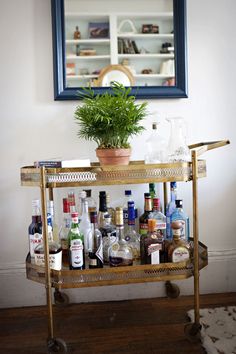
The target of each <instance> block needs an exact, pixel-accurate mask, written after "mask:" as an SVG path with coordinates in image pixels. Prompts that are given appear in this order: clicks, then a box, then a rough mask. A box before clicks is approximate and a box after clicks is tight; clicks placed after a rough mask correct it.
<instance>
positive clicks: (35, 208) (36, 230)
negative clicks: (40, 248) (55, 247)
mask: <svg viewBox="0 0 236 354" xmlns="http://www.w3.org/2000/svg"><path fill="white" fill-rule="evenodd" d="M28 232H29V251H30V256H31V258H34V249H35V247H36V246H37V245H38V244H40V243H41V242H42V219H41V212H40V201H39V200H38V199H34V200H32V221H31V224H30V225H29V228H28Z"/></svg>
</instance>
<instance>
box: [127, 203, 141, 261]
mask: <svg viewBox="0 0 236 354" xmlns="http://www.w3.org/2000/svg"><path fill="white" fill-rule="evenodd" d="M125 241H127V243H128V245H129V246H130V247H131V249H132V251H133V260H134V262H135V263H139V261H140V235H139V234H138V233H137V232H136V230H135V209H134V202H132V201H130V202H128V230H127V231H126V232H125Z"/></svg>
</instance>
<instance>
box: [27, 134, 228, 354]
mask: <svg viewBox="0 0 236 354" xmlns="http://www.w3.org/2000/svg"><path fill="white" fill-rule="evenodd" d="M227 144H229V141H228V140H223V141H214V142H206V143H198V144H193V145H190V146H189V148H190V149H191V162H175V163H171V164H170V163H163V164H144V162H143V161H133V162H130V164H129V165H128V166H100V165H99V164H98V163H92V164H91V167H86V168H45V167H41V168H34V167H22V168H21V185H22V186H35V187H39V188H40V192H41V205H42V216H43V220H46V219H47V210H46V201H47V197H48V198H49V199H50V200H52V199H53V189H54V188H60V187H78V186H83V187H85V186H104V185H121V184H140V183H151V182H161V183H163V191H164V204H166V203H167V198H168V195H167V183H168V182H171V181H177V182H178V181H191V182H192V203H193V235H192V236H193V237H192V238H191V241H190V243H191V246H192V248H193V257H192V259H191V260H190V261H186V262H179V263H161V264H158V265H134V266H128V267H118V268H109V267H107V268H106V267H104V268H102V269H85V270H67V269H62V270H60V271H56V270H50V267H49V249H48V235H47V226H46V223H45V222H44V223H43V235H44V238H43V242H44V249H45V267H39V266H36V265H35V264H34V263H33V262H32V261H31V258H30V256H29V255H28V256H27V258H26V274H27V278H28V279H31V280H33V281H35V282H38V283H42V284H44V285H45V288H46V298H47V309H48V339H47V347H48V352H49V353H54V352H61V353H66V352H67V346H66V343H65V342H64V341H63V340H62V339H60V338H56V337H55V335H54V326H53V306H52V288H54V289H55V291H54V301H55V303H56V304H58V303H60V302H62V303H63V302H65V303H66V302H67V301H68V299H67V297H66V296H65V294H63V293H62V292H61V290H62V289H66V288H82V287H93V286H107V285H119V284H131V283H143V282H157V281H164V282H166V292H167V296H169V297H177V296H178V295H179V289H178V287H177V285H175V284H172V283H171V281H172V280H179V279H186V278H189V277H192V276H193V277H194V314H195V317H194V323H189V324H187V325H186V327H185V333H186V335H187V336H188V337H190V338H196V337H198V336H199V334H200V329H201V326H200V321H199V320H200V316H199V308H200V304H199V271H200V270H201V269H202V268H204V267H205V266H207V264H208V254H207V247H206V246H205V245H204V244H202V243H201V242H200V241H199V228H198V222H199V220H198V178H202V177H206V161H205V160H202V159H199V156H201V155H202V154H203V153H204V152H206V151H208V150H212V149H215V148H218V147H222V146H224V145H227Z"/></svg>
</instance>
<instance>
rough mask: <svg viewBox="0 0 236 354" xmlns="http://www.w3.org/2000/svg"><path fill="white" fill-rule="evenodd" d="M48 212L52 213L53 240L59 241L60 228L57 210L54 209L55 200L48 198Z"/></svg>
mask: <svg viewBox="0 0 236 354" xmlns="http://www.w3.org/2000/svg"><path fill="white" fill-rule="evenodd" d="M47 212H48V213H49V214H50V215H51V222H52V233H53V240H54V241H56V242H58V241H59V228H58V225H57V223H56V218H55V211H54V201H53V200H48V201H47Z"/></svg>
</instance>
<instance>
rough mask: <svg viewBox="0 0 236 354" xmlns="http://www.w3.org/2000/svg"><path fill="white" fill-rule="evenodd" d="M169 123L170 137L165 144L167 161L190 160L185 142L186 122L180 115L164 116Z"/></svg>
mask: <svg viewBox="0 0 236 354" xmlns="http://www.w3.org/2000/svg"><path fill="white" fill-rule="evenodd" d="M166 120H167V121H168V122H169V123H170V126H171V127H170V129H171V130H170V138H169V143H168V146H167V162H178V161H182V162H185V161H190V160H191V155H190V150H189V148H188V145H187V143H186V122H185V120H184V118H182V117H173V118H166Z"/></svg>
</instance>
